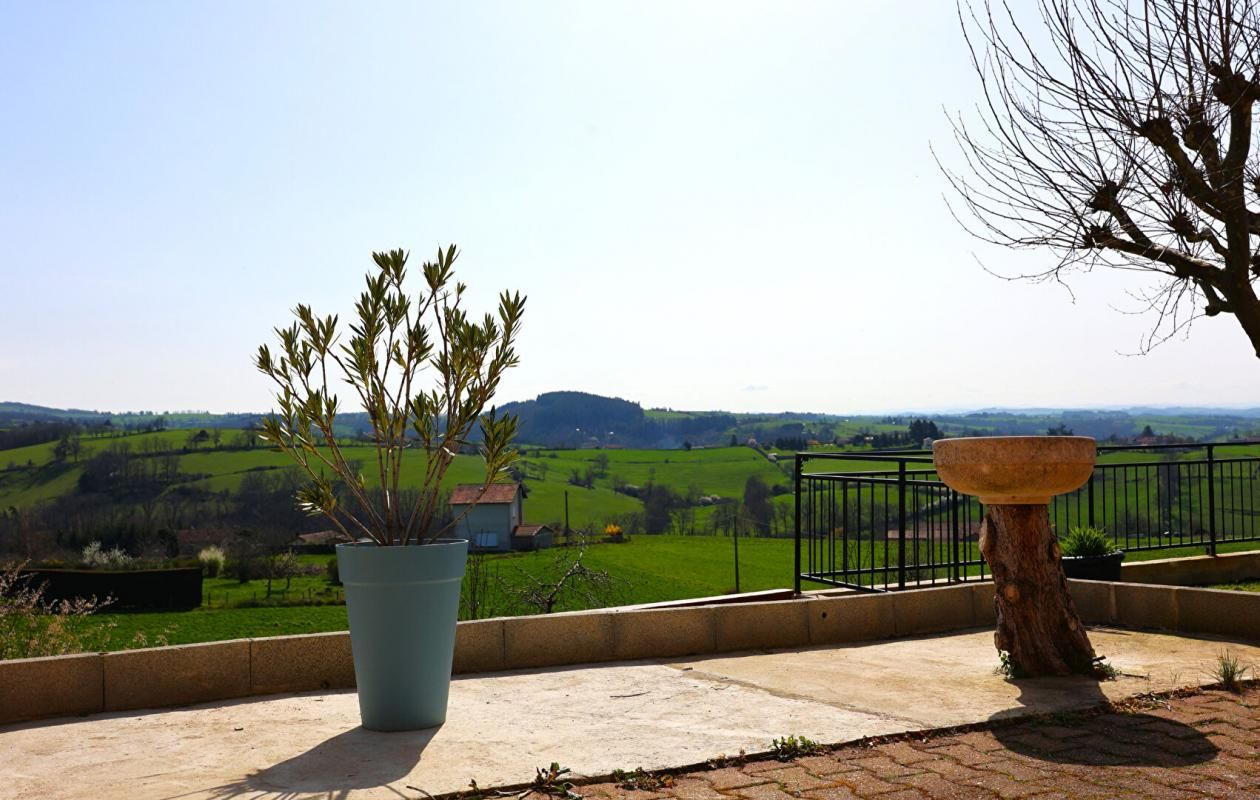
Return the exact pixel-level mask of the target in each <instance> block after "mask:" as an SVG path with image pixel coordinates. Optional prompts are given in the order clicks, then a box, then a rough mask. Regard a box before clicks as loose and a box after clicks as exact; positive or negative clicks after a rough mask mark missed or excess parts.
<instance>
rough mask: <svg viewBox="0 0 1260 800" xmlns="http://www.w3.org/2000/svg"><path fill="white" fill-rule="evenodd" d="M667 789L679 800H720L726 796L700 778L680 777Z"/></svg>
mask: <svg viewBox="0 0 1260 800" xmlns="http://www.w3.org/2000/svg"><path fill="white" fill-rule="evenodd" d="M667 791H668V792H669V795H670V796H671V797H676V798H678V800H720V799H721V798H724V797H725V796H726V795H724V794H722V793H721V792H719V791H718V790H717V789H715V788H714V787H713V786H712V785H711V784H710V783H708V782H707V781H705V780H703V779H700V778H680V779H678V780H676V781H674V785H673V786H670V787H668V789H667Z"/></svg>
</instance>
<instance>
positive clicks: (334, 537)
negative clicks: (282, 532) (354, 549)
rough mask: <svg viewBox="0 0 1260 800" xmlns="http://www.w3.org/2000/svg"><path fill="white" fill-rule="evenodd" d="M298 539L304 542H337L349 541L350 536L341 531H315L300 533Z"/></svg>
mask: <svg viewBox="0 0 1260 800" xmlns="http://www.w3.org/2000/svg"><path fill="white" fill-rule="evenodd" d="M297 538H298V540H299V541H301V542H302V544H337V543H338V542H348V541H350V537H349V536H346V535H345V534H344V533H342V532H341V531H317V532H315V533H299V534H298V537H297Z"/></svg>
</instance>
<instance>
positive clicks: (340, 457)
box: [255, 245, 525, 730]
mask: <svg viewBox="0 0 1260 800" xmlns="http://www.w3.org/2000/svg"><path fill="white" fill-rule="evenodd" d="M456 256H457V253H456V250H455V247H454V246H453V245H452V246H451V247H449V248H447V249H446V250H445V251H442V250H439V251H438V254H437V260H436V261H434V262H426V263H425V264H424V267H423V274H424V287H423V289H422V290H421V291H420V293H419V294H418V295H416V296H415V297H412V296H409V295H408V294H407V293H406V291H405V290H404V283H405V281H406V278H407V258H408V256H407V253H405V252H403V251H402V250H391V251H390V252H388V253H373V254H372V259H373V261H374V262H375V263H376V271H375V273H370V274H368V275H367V277H366V281H367V287H366V289H365V290H364V292H363V293H362V294H361V295H360V296H359V300H358V303H357V304H356V306H355V312H356V313H355V321H354V323H353V324H351V325H350V336H349V338H348V340H347V341H344V342H342V341H340V335H339V330H338V320H337V317H336V316H328V317H323V318H320V317H318V316H316V315H315V313H314V312H313V311H312V310H311V308H310V307H309V306H305V305H299V306H298V307H297V308H295V309H294V312H293V313H294V316H295V317H296V318H297V321H296V322H294V323H293V324H292V325H291V326H289V327H287V328H277V329H276V335H277V337H278V338H279V342H280V347H279V350H278V352H277V353H275V354H273V353H272V352H271V350H270V349H269V348H268V347H267V346H266V345H263V346H262V347H260V348H259V349H258V355H257V357H256V359H255V363H256V366H257V367H258V369H259V370H260V371H262V372H263V373H264V374H265V375H267V376H268V377H269V378H271V379H272V381H274V382H275V384H276V403H277V406H278V408H279V410H278V411H277V412H276V413H274V414H272V415H271V416H269V417H268V418H267V419H266V420H265V421H264V423H263V426H262V431H261V436H262V438H263V439H265V440H267V441H269V442H271V443H272V444H273V445H275V446H276V447H277V448H278V449H280V450H281V451H282V452H284V453H287V454H288V455H289V456H290V457H292V458H293V460H294V461H296V462H297V464H298V466H299V467H301V468H302V470H303V471H304V472H305V473H306V477H307V479H308V483H307V484H306V485H305V486H304V487H302V488H301V489H300V490H299V491H298V494H297V499H298V504H299V506H300V507H301V508H302V509H304V510H305V511H307V512H308V513H311V514H317V515H324V516H326V517H328V519H330V520H331V521H332V523H333V524H334V525H335V526H336V527H337V530H339V531H340V532H341V533H343V534H345V535H346V536H347V537H348V538H349V539H351V540H353V542H352V543H350V544H341V545H338V546H337V565H338V572H339V577H340V578H341V582H342V584H344V586H345V596H346V609H347V613H348V615H349V618H350V640H351V648H352V650H353V652H354V671H355V679H356V682H357V684H358V691H359V711H360V714H361V717H362V719H363V726H364V727H365V728H369V729H372V730H415V729H419V728H428V727H432V726H434V725H438V724H441V723H442V722H443V721H444V720H445V719H446V700H447V694H448V691H449V687H450V677H451V662H452V657H453V652H454V643H455V622H456V619H457V615H458V610H459V594H460V581H461V579H462V578H463V574H464V565H465V560H466V558H467V550H468V543H467V542H466V541H463V540H462V539H454V538H445V537H447V535H448V534H449V533H450V532H451V531H452V530H453V529H454V526H455V525H456V524H457V523H458V522H459V519H458V518H457V519H454V520H449V519H443V503H442V478H443V476H445V474H446V471H447V469H448V468H449V467H450V465H451V463H452V462H453V461H454V460H455V457H456V454H457V453H459V452H460V451H461V450H464V449H466V448H469V447H470V446H472V439H471V435H472V432H473V429H474V427H475V426H479V427H480V432H481V441H480V443H479V444H480V452H481V454H482V455H483V457H484V458H485V467H486V476H485V482H484V484H483V486H482V492H483V493H484V492H485V490H486V489H487V488H488V487H489V486H490V484H492V483H493V482H494V481H495V480H496V478H499V477H501V476H503V475H504V474H505V473H506V471H507V469H508V467H509V466H510V465H511V464H512V462H513V461H514V460H515V458H516V453H515V451H513V450H512V448H511V443H512V438H513V436H514V435H515V433H516V418H515V417H512V416H506V415H498V414H496V413H495V410H494V408H493V407H492V406H490V401H491V400H492V399H493V397H494V393H495V391H496V390H497V389H498V386H499V381H500V379H501V378H502V376H503V374H504V372H505V371H506V370H508V369H510V368H512V367H514V366H516V364H517V356H516V350H515V347H514V344H515V341H516V336H517V332H518V330H519V328H520V323H521V317H522V314H523V312H524V309H525V298H524V297H522V296H521V295H520V294H519V293H508V292H504V293H502V294H500V295H499V303H498V314H497V317H496V316H495V315H491V314H486V315H485V316H484V317H483V318H482V319H481V320H480V321H477V320H474V319H471V318H470V317H469V316H468V315H467V313H466V312H465V311H464V310H463V308H462V301H463V298H464V292H465V289H466V287H465V285H464V284H462V283H458V282H455V281H454V279H453V272H452V266H453V264H454V262H455V259H456ZM337 374H340V376H341V377H342V378H343V379H344V381H345V383H346V384H348V385H349V386H350V387H351V388H352V389H353V390H354V392H355V395H356V399H357V401H358V403H359V404H360V405H361V406H362V407H363V410H364V411H366V412H367V416H368V420H369V422H370V423H371V428H372V442H373V444H374V450H375V453H374V456H373V457H372V458H371V459H369V463H370V464H371V465H372V466H371V467H369V469H370V470H371V472H372V479H371V480H369V479H368V478H367V477H366V476H365V475H364V474H362V472H361V471H360V463H359V462H358V461H357V460H354V461H352V460H350V459H349V458H348V457H347V455H346V452H345V450H343V449H342V443H340V442H338V440H337V436H336V427H335V426H336V420H337V414H338V412H339V411H340V410H341V406H340V403H339V401H338V398H337V396H336V395H335V394H333V393H332V391H331V390H330V388H329V380H330V377H335V376H336V375H337ZM422 383H423V384H424V385H425V386H427V387H429V388H427V389H426V388H422ZM488 407H489V411H487V410H486V409H487V408H488ZM409 449H419V450H421V451H422V452H423V454H424V461H423V464H422V465H421V467H420V470H419V472H420V477H419V481H418V482H417V483H411V484H410V485H408V486H407V487H406V489H405V490H404V489H403V477H402V476H403V473H404V466H403V460H404V456H405V455H406V452H407V450H409ZM411 469H412V470H413V471H414V469H415V466H414V465H413V466H412V467H411ZM469 508H471V506H470V507H469ZM464 513H467V511H465V512H464ZM461 518H462V516H461Z"/></svg>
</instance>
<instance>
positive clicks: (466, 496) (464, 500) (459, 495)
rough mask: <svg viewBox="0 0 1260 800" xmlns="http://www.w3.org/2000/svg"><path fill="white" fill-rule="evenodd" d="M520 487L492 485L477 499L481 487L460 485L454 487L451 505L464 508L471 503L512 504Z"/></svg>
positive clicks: (474, 484)
mask: <svg viewBox="0 0 1260 800" xmlns="http://www.w3.org/2000/svg"><path fill="white" fill-rule="evenodd" d="M519 489H520V486H519V485H518V484H515V483H492V484H490V486H489V487H487V489H486V493H485V494H483V495H481V499H480V500H478V499H477V495H478V494H480V492H481V485H480V484H476V483H461V484H460V485H459V486H456V487H455V491H454V492H451V505H453V506H466V505H469V504H472V503H492V504H493V503H514V502H516V493H517V491H518V490H519Z"/></svg>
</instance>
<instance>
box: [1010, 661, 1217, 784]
mask: <svg viewBox="0 0 1260 800" xmlns="http://www.w3.org/2000/svg"><path fill="white" fill-rule="evenodd" d="M1065 680H1070V681H1071V685H1072V692H1071V694H1072V696H1073V699H1074V700H1075V702H1074V703H1073V706H1074V708H1075V709H1078V710H1065V711H1058V712H1054V713H1051V714H1050V715H1048V716H1041V717H1039V718H1037V719H1030V720H1027V721H1024V722H1017V723H1013V724H1012V723H1011V722H1010V720H1009V717H1010V716H1011V712H1010V711H1003V712H1001V713H999V714H995V715H994V716H993V717H991V718H990V719H991V720H992V721H994V722H999V721H1000V722H1002V723H1005V724H999V725H996V726H995V727H994V728H993V729H992V733H993V736H994V738H996V739H997V740H998V741H999V742H1001V743H1002V746H1003V747H1005V748H1006V749H1007V750H1010V751H1011V752H1013V753H1019V754H1020V755H1023V756H1027V757H1029V758H1035V759H1038V760H1041V761H1050V762H1054V763H1058V764H1080V765H1087V766H1130V767H1185V766H1190V765H1192V764H1201V763H1203V762H1205V761H1211V760H1212V759H1213V758H1215V757H1216V754H1217V753H1218V752H1219V749H1218V748H1217V746H1216V745H1214V744H1212V742H1211V741H1209V740H1208V738H1207V737H1206V736H1204V735H1203V734H1202V733H1201V732H1199V731H1198V730H1197V729H1195V728H1193V727H1191V726H1190V725H1186V724H1184V723H1182V722H1177V721H1175V720H1171V719H1165V718H1163V717H1159V716H1156V715H1154V714H1145V713H1129V712H1105V713H1097V711H1094V710H1080V709H1091V708H1092V709H1096V708H1097V707H1098V706H1100V705H1102V704H1103V703H1105V702H1107V697H1106V695H1104V694H1103V692H1102V690H1101V689H1100V688H1099V687H1098V683H1097V682H1096V681H1093V680H1090V679H1088V678H1073V679H1061V678H1056V679H1048V680H1037V679H1024V680H1017V681H1013V683H1015V684H1016V685H1017V686H1018V687H1019V690H1020V696H1019V698H1017V702H1019V703H1020V705H1022V706H1024V707H1025V708H1027V709H1030V710H1034V711H1035V712H1036V713H1044V710H1045V705H1046V700H1047V698H1048V697H1053V698H1055V699H1060V700H1061V698H1062V695H1063V691H1064V681H1065Z"/></svg>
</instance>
